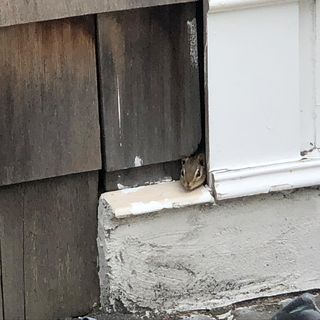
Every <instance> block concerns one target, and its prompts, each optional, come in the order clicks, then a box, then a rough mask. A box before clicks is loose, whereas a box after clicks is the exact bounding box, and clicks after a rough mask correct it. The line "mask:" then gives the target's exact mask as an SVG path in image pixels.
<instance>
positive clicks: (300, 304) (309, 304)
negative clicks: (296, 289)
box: [272, 293, 320, 320]
mask: <svg viewBox="0 0 320 320" xmlns="http://www.w3.org/2000/svg"><path fill="white" fill-rule="evenodd" d="M272 320H320V310H319V309H318V307H317V305H316V303H315V301H314V298H313V296H312V295H311V294H309V293H304V294H303V295H301V296H300V297H298V298H296V299H294V300H293V301H291V302H290V303H289V304H288V305H286V306H285V307H284V308H283V309H282V310H281V311H280V312H278V313H277V314H276V315H275V316H274V317H273V318H272Z"/></svg>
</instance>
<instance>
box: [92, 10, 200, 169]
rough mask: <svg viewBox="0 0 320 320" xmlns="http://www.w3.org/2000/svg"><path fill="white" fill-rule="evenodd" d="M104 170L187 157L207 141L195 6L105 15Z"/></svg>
mask: <svg viewBox="0 0 320 320" xmlns="http://www.w3.org/2000/svg"><path fill="white" fill-rule="evenodd" d="M98 35H99V61H100V78H101V79H100V80H101V83H100V85H101V90H100V92H101V108H102V124H103V138H104V139H103V145H104V148H103V152H104V157H103V158H104V159H105V163H104V167H105V168H106V169H107V171H115V170H120V169H126V168H131V167H135V166H140V165H149V164H154V163H160V162H166V161H172V160H177V159H180V158H181V157H183V156H186V155H189V154H191V153H192V152H194V151H195V150H196V149H197V147H198V144H199V142H200V140H201V116H200V94H199V70H198V55H197V25H196V10H195V4H185V5H174V6H164V7H161V8H148V9H143V10H130V11H126V12H116V13H107V14H101V15H98Z"/></svg>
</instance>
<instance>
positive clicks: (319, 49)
mask: <svg viewBox="0 0 320 320" xmlns="http://www.w3.org/2000/svg"><path fill="white" fill-rule="evenodd" d="M316 105H317V106H318V107H319V106H320V0H317V1H316Z"/></svg>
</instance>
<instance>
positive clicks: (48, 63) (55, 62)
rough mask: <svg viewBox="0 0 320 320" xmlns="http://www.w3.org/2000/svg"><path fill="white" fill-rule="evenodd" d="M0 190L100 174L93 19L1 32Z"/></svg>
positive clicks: (42, 24)
mask: <svg viewBox="0 0 320 320" xmlns="http://www.w3.org/2000/svg"><path fill="white" fill-rule="evenodd" d="M0 43H1V46H0V69H1V73H0V88H1V90H0V145H1V148H0V163H1V165H0V185H7V184H13V183H20V182H24V181H30V180H38V179H43V178H49V177H54V176H60V175H66V174H69V173H77V172H86V171H91V170H96V169H100V167H101V159H100V130H99V114H98V98H97V79H96V60H95V27H94V20H93V17H79V18H73V19H64V20H57V21H51V22H42V23H32V24H27V25H19V26H14V27H9V28H0Z"/></svg>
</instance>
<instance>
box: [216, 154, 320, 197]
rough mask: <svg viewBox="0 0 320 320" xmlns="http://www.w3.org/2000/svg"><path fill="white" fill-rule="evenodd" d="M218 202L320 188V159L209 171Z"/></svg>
mask: <svg viewBox="0 0 320 320" xmlns="http://www.w3.org/2000/svg"><path fill="white" fill-rule="evenodd" d="M210 174H211V175H212V178H213V179H214V188H215V193H216V199H217V200H225V199H232V198H237V197H243V196H249V195H255V194H260V193H269V192H273V191H281V190H290V189H295V188H302V187H308V186H315V185H320V159H304V160H299V161H294V162H287V163H279V164H272V165H267V166H259V167H252V168H244V169H238V170H230V171H212V172H210Z"/></svg>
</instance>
